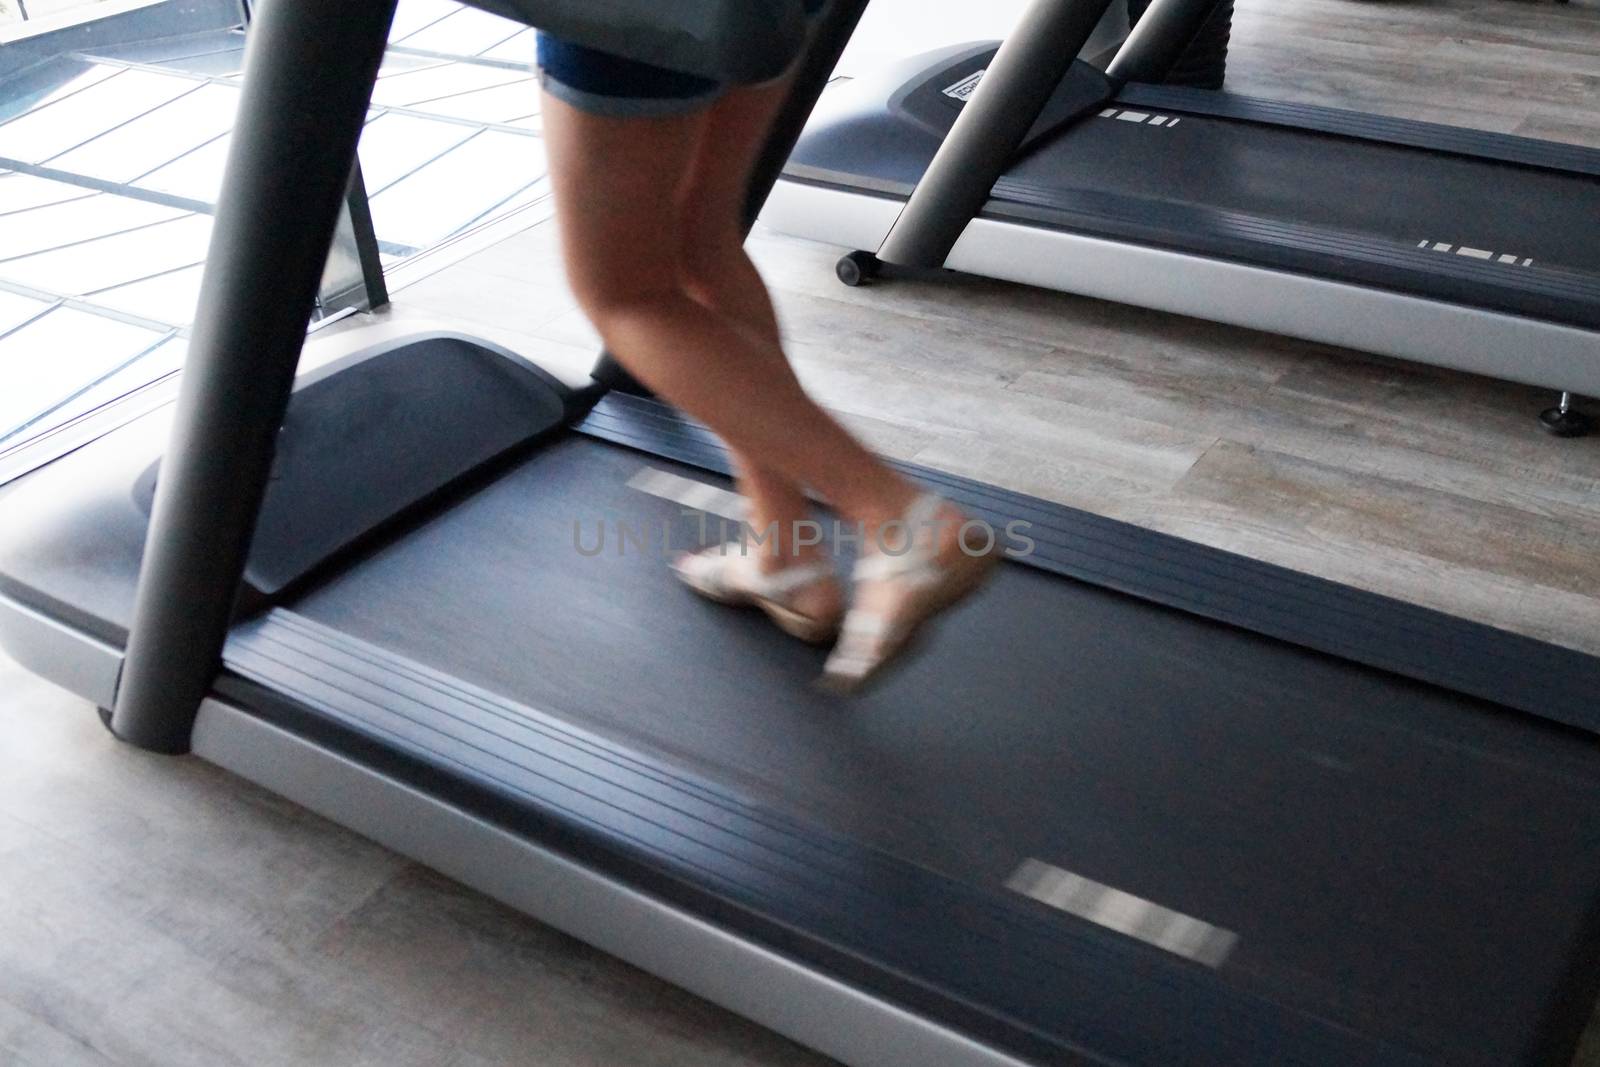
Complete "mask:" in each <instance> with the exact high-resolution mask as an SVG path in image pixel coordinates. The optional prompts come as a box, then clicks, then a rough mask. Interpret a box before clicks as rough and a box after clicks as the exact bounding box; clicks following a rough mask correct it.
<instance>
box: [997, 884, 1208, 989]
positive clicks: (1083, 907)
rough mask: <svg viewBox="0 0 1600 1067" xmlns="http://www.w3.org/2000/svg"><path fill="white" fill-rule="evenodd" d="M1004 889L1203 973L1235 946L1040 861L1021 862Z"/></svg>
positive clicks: (1202, 927)
mask: <svg viewBox="0 0 1600 1067" xmlns="http://www.w3.org/2000/svg"><path fill="white" fill-rule="evenodd" d="M1006 888H1008V889H1011V890H1013V891H1015V892H1018V893H1021V894H1022V895H1023V896H1025V897H1029V898H1031V899H1033V900H1036V901H1038V902H1039V903H1041V904H1046V905H1048V906H1050V907H1052V908H1055V909H1056V910H1057V911H1064V912H1066V913H1067V914H1069V915H1075V916H1077V917H1078V918H1080V919H1086V920H1088V921H1089V922H1092V923H1095V924H1096V925H1098V926H1103V927H1105V928H1106V929H1108V930H1114V931H1116V932H1117V933H1119V934H1124V935H1126V936H1128V937H1131V938H1134V939H1135V940H1138V941H1143V942H1144V943H1145V944H1147V945H1154V946H1155V947H1156V948H1159V949H1163V950H1165V951H1167V952H1171V953H1173V954H1174V955H1178V956H1182V957H1183V958H1185V959H1190V960H1194V961H1195V962H1197V963H1203V964H1205V965H1206V966H1207V967H1220V966H1222V963H1223V961H1224V960H1226V959H1227V958H1228V956H1229V954H1230V953H1232V952H1233V949H1234V946H1235V945H1237V944H1238V943H1239V935H1238V934H1236V933H1234V932H1233V931H1231V930H1224V929H1222V928H1221V927H1220V926H1214V925H1212V924H1211V923H1208V922H1206V921H1204V920H1203V919H1196V918H1195V917H1194V916H1192V915H1184V914H1183V913H1181V912H1177V911H1173V910H1172V909H1171V908H1166V907H1162V906H1161V905H1160V904H1157V903H1155V902H1154V901H1150V900H1145V899H1144V898H1143V897H1137V896H1134V895H1133V894H1132V893H1125V892H1123V891H1122V890H1120V889H1116V888H1114V887H1112V886H1109V885H1105V884H1103V883H1101V882H1096V881H1094V880H1093V879H1091V878H1085V877H1084V876H1083V875H1081V874H1073V873H1072V872H1071V871H1064V870H1062V869H1061V868H1060V867H1053V866H1051V865H1050V864H1048V863H1044V862H1042V861H1040V860H1035V859H1029V860H1024V861H1023V862H1022V865H1021V866H1020V867H1018V868H1017V869H1016V872H1015V873H1013V874H1012V875H1011V877H1010V878H1009V879H1007V880H1006Z"/></svg>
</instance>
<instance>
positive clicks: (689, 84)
mask: <svg viewBox="0 0 1600 1067" xmlns="http://www.w3.org/2000/svg"><path fill="white" fill-rule="evenodd" d="M822 4H823V0H805V5H806V12H807V13H808V14H812V15H814V14H816V13H817V12H818V11H820V10H821V9H822ZM539 82H540V85H542V86H543V88H544V91H545V92H547V93H549V94H550V95H551V96H554V97H555V98H556V99H558V100H560V101H562V102H563V103H565V104H570V105H571V106H573V107H575V108H577V109H578V110H580V111H586V112H589V113H590V114H593V115H608V116H611V117H613V118H659V117H662V116H666V115H687V114H691V113H693V112H695V111H699V110H701V109H702V108H706V107H709V106H710V105H711V104H712V103H714V102H715V101H716V100H717V99H718V98H719V97H721V96H722V94H723V93H725V92H727V91H728V86H727V85H726V84H724V83H722V82H718V81H713V80H711V79H710V78H702V77H699V76H698V75H694V74H684V73H682V72H680V71H676V70H665V69H663V68H661V67H653V66H651V65H650V64H648V63H639V62H636V61H634V60H631V59H623V58H622V57H620V56H614V55H611V54H610V53H608V52H600V51H597V50H595V49H593V48H588V47H586V46H584V45H581V44H573V43H572V42H570V41H563V40H561V39H560V38H556V37H551V36H549V35H548V34H543V33H541V34H539Z"/></svg>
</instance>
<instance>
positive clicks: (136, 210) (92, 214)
mask: <svg viewBox="0 0 1600 1067" xmlns="http://www.w3.org/2000/svg"><path fill="white" fill-rule="evenodd" d="M184 214H185V212H183V211H181V210H179V209H178V208H173V207H166V206H165V205H162V204H150V203H146V202H145V201H143V200H131V199H129V198H128V197H125V196H113V195H112V194H110V193H95V194H94V195H93V196H90V197H87V198H85V199H83V200H73V201H70V202H68V203H64V204H51V205H49V206H48V207H39V208H34V209H33V210H32V211H20V212H18V213H17V214H15V215H7V216H6V220H5V234H6V238H5V243H4V245H0V257H5V258H7V259H12V258H19V257H21V256H27V255H32V254H33V253H35V252H43V251H46V250H47V249H51V248H59V247H61V246H62V245H66V244H71V243H73V242H76V241H85V240H89V239H92V238H96V237H105V236H108V235H110V234H113V233H117V232H119V231H121V230H131V229H133V228H134V227H136V226H148V225H150V224H151V223H156V222H163V221H165V220H167V219H175V218H179V217H181V216H182V215H184Z"/></svg>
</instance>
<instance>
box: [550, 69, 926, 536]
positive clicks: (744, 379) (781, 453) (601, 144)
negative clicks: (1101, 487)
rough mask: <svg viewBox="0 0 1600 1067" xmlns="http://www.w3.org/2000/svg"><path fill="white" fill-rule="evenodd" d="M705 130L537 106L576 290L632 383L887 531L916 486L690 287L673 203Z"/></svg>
mask: <svg viewBox="0 0 1600 1067" xmlns="http://www.w3.org/2000/svg"><path fill="white" fill-rule="evenodd" d="M708 122H709V115H708V114H707V113H700V114H696V115H691V116H673V117H668V118H654V119H614V118H607V117H602V116H595V115H590V114H585V113H583V112H580V111H578V110H577V109H575V108H573V107H571V106H569V105H567V104H565V103H563V102H561V101H560V100H557V99H555V98H553V97H546V98H545V104H544V128H545V139H546V141H547V142H548V143H549V146H550V155H551V159H552V163H553V171H552V175H551V178H552V183H553V185H554V188H555V194H556V204H557V210H558V213H559V218H560V223H561V232H562V243H563V247H564V251H565V254H566V260H567V266H568V272H569V275H570V277H571V281H572V287H573V291H574V293H575V294H576V296H577V297H578V301H579V303H580V304H581V305H582V306H583V308H584V310H585V311H586V312H587V313H588V315H589V317H590V319H591V320H592V321H593V322H594V324H595V328H596V329H597V330H598V331H599V332H600V335H601V337H602V338H603V339H604V340H605V342H606V345H607V346H608V347H609V348H610V349H611V351H613V352H615V353H616V354H617V357H618V358H619V359H620V360H621V361H622V362H623V363H624V365H626V366H627V367H628V369H629V370H631V371H632V372H633V373H634V374H635V375H636V376H638V378H639V380H640V381H642V382H643V383H644V384H645V385H647V386H649V387H650V388H651V389H654V390H655V391H656V392H657V393H659V394H661V395H662V396H663V397H665V398H666V399H667V400H669V401H670V402H672V403H673V404H675V405H677V406H678V407H680V408H682V409H683V410H684V411H686V412H688V413H689V414H690V415H693V416H694V417H695V418H698V419H700V420H701V421H702V422H704V423H706V425H708V426H710V427H711V428H712V429H713V430H715V431H716V432H717V433H718V434H720V435H721V436H722V438H723V440H725V441H727V442H728V444H729V445H730V446H731V447H732V448H733V449H734V450H735V451H736V452H737V453H739V454H741V455H744V456H760V457H762V461H761V464H760V467H759V469H760V470H761V471H763V472H765V471H767V470H771V471H772V472H774V473H775V474H777V475H778V476H779V477H781V478H782V479H783V480H785V481H787V482H788V483H789V484H791V485H810V486H812V487H814V488H815V489H817V490H818V491H819V492H821V493H822V494H824V495H825V496H826V497H828V499H829V500H830V501H831V502H832V503H833V504H834V506H835V507H837V508H838V509H839V510H840V511H841V512H843V513H844V514H845V515H846V516H848V517H849V518H851V519H854V520H857V521H860V522H863V523H865V524H867V525H868V526H869V527H876V526H878V525H880V524H883V523H887V522H891V521H893V520H894V519H895V518H897V517H898V516H899V515H901V514H902V513H903V512H904V511H905V509H906V508H907V507H908V506H909V505H910V503H911V501H912V500H913V499H914V498H915V496H916V490H915V489H914V488H913V487H912V486H911V485H910V484H909V483H908V482H906V481H905V480H904V479H903V478H901V477H900V476H899V475H897V474H895V473H894V471H892V470H890V469H889V468H888V467H887V466H886V465H885V464H883V463H882V462H880V461H879V460H878V459H877V458H876V457H875V456H873V455H872V454H871V453H870V452H868V451H867V450H866V449H865V448H863V447H862V446H861V445H860V444H859V443H858V442H857V441H856V440H855V439H854V438H852V437H851V436H850V435H849V434H848V433H846V432H845V430H844V429H843V428H842V427H840V426H839V425H838V424H837V423H836V422H834V421H833V420H832V419H831V418H830V417H829V416H828V415H827V414H826V413H825V412H824V411H823V410H822V409H821V408H820V407H818V406H817V405H816V404H815V403H814V402H813V401H812V400H811V398H810V397H808V396H807V395H806V394H805V391H804V390H803V389H802V388H801V387H800V383H799V380H798V379H796V378H795V376H794V373H793V371H792V370H790V369H789V366H788V362H787V361H786V360H785V359H784V358H783V353H782V350H781V348H780V347H779V346H778V345H777V344H775V343H774V342H773V341H772V340H771V339H770V338H764V337H761V336H760V335H759V334H757V333H756V332H754V331H752V330H750V329H748V328H746V327H744V326H742V325H740V324H738V323H736V322H735V321H732V320H730V319H729V318H728V317H727V316H725V315H723V314H721V313H720V312H717V311H714V310H712V309H711V308H708V307H707V306H705V305H704V304H702V303H700V302H699V301H697V300H695V299H694V298H693V297H691V296H690V295H689V294H688V292H687V291H686V289H685V288H684V284H683V279H682V263H681V255H680V251H681V249H682V242H681V239H680V238H681V226H682V223H681V220H680V217H679V206H680V205H679V203H678V197H679V195H680V191H681V190H682V189H683V188H684V182H685V179H686V176H687V175H688V173H689V170H690V167H691V165H692V163H693V160H694V158H695V154H696V151H697V149H698V147H699V145H700V144H701V143H702V137H703V136H704V133H705V130H706V128H707V124H708ZM752 269H753V268H752Z"/></svg>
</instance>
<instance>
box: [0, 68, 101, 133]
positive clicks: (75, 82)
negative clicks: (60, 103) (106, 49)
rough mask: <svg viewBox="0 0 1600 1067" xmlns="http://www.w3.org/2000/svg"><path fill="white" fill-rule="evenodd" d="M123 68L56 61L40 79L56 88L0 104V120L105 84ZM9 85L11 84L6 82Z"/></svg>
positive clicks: (22, 95)
mask: <svg viewBox="0 0 1600 1067" xmlns="http://www.w3.org/2000/svg"><path fill="white" fill-rule="evenodd" d="M121 69H122V68H121V67H113V66H110V65H106V64H97V65H95V66H90V65H88V64H86V63H84V62H83V61H82V60H79V59H64V58H63V59H56V60H53V61H51V62H50V63H49V64H47V65H46V66H44V67H42V68H40V72H39V76H40V78H41V80H42V83H43V84H44V85H49V84H50V83H51V82H55V87H54V88H49V89H45V90H43V91H42V92H41V93H40V95H38V96H33V95H31V94H29V93H27V92H22V93H19V94H18V95H17V98H16V99H7V100H4V101H0V119H8V118H11V117H13V116H16V115H20V114H22V113H23V112H25V111H31V110H32V109H34V108H38V107H43V106H44V105H46V104H48V103H50V102H51V101H54V100H59V99H61V98H62V97H63V96H70V95H71V94H73V93H75V92H77V91H78V90H79V89H87V88H88V87H89V86H91V85H93V84H95V83H96V82H101V81H105V80H106V79H107V78H109V77H111V76H112V75H113V74H115V73H117V71H119V70H121ZM7 85H8V86H9V85H10V82H9V81H8V82H7Z"/></svg>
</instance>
